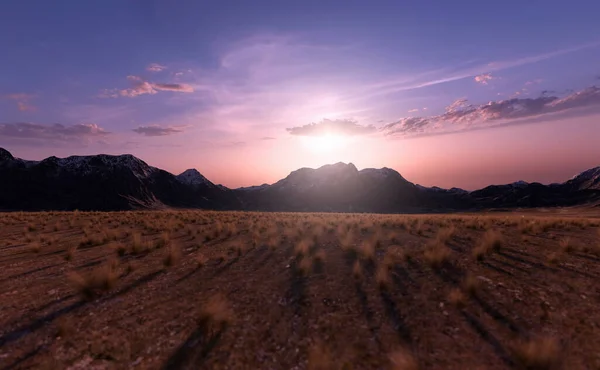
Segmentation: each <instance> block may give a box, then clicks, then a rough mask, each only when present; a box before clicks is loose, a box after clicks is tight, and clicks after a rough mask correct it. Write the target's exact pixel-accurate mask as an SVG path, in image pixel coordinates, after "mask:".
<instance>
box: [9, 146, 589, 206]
mask: <svg viewBox="0 0 600 370" xmlns="http://www.w3.org/2000/svg"><path fill="white" fill-rule="evenodd" d="M599 199H600V167H597V168H593V169H590V170H588V171H585V172H582V173H581V174H579V175H577V176H575V177H573V178H572V179H570V180H568V181H566V182H564V183H562V184H551V185H542V184H539V183H526V182H523V181H519V182H515V183H512V184H506V185H491V186H488V187H486V188H483V189H480V190H476V191H472V192H468V191H465V190H462V189H458V188H452V189H441V188H438V187H431V188H428V187H423V186H420V185H415V184H413V183H411V182H409V181H408V180H406V179H405V178H404V177H402V176H401V175H400V174H399V173H398V172H396V171H395V170H393V169H390V168H381V169H374V168H367V169H363V170H360V171H359V170H358V169H357V168H356V167H355V166H354V165H353V164H352V163H349V164H345V163H336V164H331V165H325V166H322V167H320V168H317V169H312V168H301V169H299V170H296V171H293V172H291V173H290V174H289V175H288V176H287V177H285V178H284V179H282V180H280V181H278V182H276V183H274V184H272V185H268V184H263V185H260V186H251V187H246V188H239V189H235V190H232V189H228V188H227V187H225V186H222V185H215V184H213V183H212V182H210V181H209V180H208V179H207V178H206V177H204V176H203V175H202V174H200V173H199V172H198V171H197V170H195V169H189V170H186V171H184V172H183V173H181V174H180V175H177V176H175V175H173V174H171V173H169V172H166V171H164V170H161V169H158V168H155V167H151V166H149V165H148V164H146V163H145V162H144V161H142V160H140V159H138V158H136V157H134V156H132V155H128V154H126V155H119V156H112V155H104V154H99V155H93V156H72V157H68V158H56V157H49V158H46V159H44V160H42V161H27V160H23V159H19V158H15V157H13V156H12V155H11V153H10V152H8V151H6V150H4V149H2V148H0V209H3V210H73V209H80V210H127V209H136V208H164V207H182V208H203V209H230V210H233V209H235V210H258V211H323V212H391V213H394V212H447V211H460V210H475V209H481V208H506V207H551V206H568V205H576V204H583V203H586V202H592V201H597V200H599Z"/></svg>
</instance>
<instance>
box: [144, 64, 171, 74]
mask: <svg viewBox="0 0 600 370" xmlns="http://www.w3.org/2000/svg"><path fill="white" fill-rule="evenodd" d="M165 69H167V67H166V66H163V65H160V64H158V63H152V64H150V65H149V66H148V67H146V71H149V72H161V71H164V70H165Z"/></svg>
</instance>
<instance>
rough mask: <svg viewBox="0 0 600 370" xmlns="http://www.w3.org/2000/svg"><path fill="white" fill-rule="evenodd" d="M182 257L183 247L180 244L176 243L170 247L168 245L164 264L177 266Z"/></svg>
mask: <svg viewBox="0 0 600 370" xmlns="http://www.w3.org/2000/svg"><path fill="white" fill-rule="evenodd" d="M180 259H181V248H179V246H176V245H169V247H167V249H166V250H165V255H164V257H163V266H165V267H171V266H175V265H176V264H177V263H179V260H180Z"/></svg>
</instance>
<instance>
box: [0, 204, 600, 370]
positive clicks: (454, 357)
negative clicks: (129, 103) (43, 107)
mask: <svg viewBox="0 0 600 370" xmlns="http://www.w3.org/2000/svg"><path fill="white" fill-rule="evenodd" d="M598 213H600V212H598ZM599 226H600V218H596V215H595V214H594V213H582V211H579V210H577V209H571V210H559V211H556V210H554V211H547V212H544V211H538V212H536V213H533V214H520V213H518V212H514V213H489V214H476V215H414V216H413V215H410V216H405V215H371V214H311V213H298V214H292V213H242V212H201V211H160V212H159V211H156V212H116V213H83V212H64V213H59V212H48V213H4V214H0V369H27V368H42V369H64V368H69V369H306V368H308V369H512V368H517V369H518V368H523V369H600V284H599V282H600V264H599V262H600V231H599Z"/></svg>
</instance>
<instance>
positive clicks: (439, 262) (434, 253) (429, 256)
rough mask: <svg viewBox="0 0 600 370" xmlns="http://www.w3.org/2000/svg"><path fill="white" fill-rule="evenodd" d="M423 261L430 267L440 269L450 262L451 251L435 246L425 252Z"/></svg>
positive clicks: (441, 246)
mask: <svg viewBox="0 0 600 370" xmlns="http://www.w3.org/2000/svg"><path fill="white" fill-rule="evenodd" d="M423 259H424V260H425V263H427V265H429V267H431V268H433V269H438V268H440V267H442V266H443V265H444V264H446V263H448V261H450V250H449V249H448V248H447V247H445V246H443V245H440V244H434V245H431V246H429V247H428V248H427V249H426V250H425V252H424V253H423Z"/></svg>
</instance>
